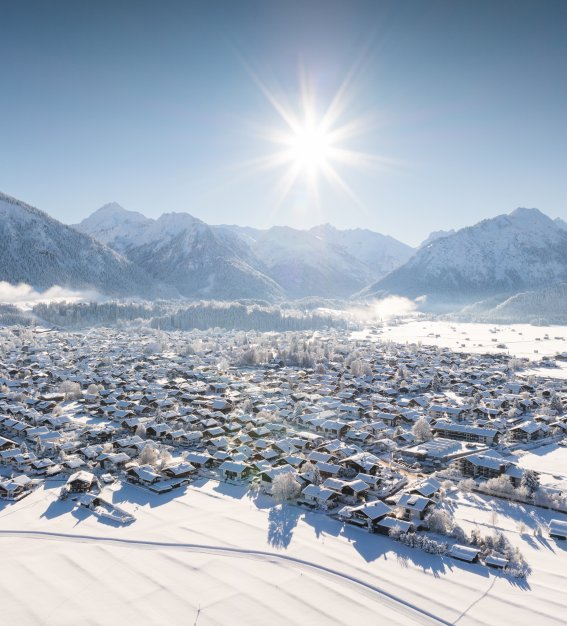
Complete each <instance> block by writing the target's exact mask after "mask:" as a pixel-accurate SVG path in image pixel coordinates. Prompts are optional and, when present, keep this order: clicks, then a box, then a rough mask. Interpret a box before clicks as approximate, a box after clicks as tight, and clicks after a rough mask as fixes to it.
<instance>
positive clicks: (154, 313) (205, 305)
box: [33, 301, 346, 332]
mask: <svg viewBox="0 0 567 626" xmlns="http://www.w3.org/2000/svg"><path fill="white" fill-rule="evenodd" d="M33 314H34V315H35V316H36V317H37V318H39V320H40V321H41V322H43V323H48V324H52V325H55V326H60V327H63V328H79V327H85V326H113V325H116V324H124V325H128V324H139V325H142V326H143V325H145V326H149V327H151V328H156V329H161V330H193V329H197V330H207V329H209V328H223V329H227V330H259V331H279V332H282V331H293V330H318V329H323V328H327V327H334V328H345V327H346V321H345V320H344V319H342V318H340V317H337V316H331V315H327V314H322V313H319V312H316V311H308V310H303V309H302V310H298V309H293V308H284V307H280V306H272V305H267V304H266V305H261V304H244V303H241V302H230V303H227V302H214V301H203V302H195V303H191V304H185V305H182V304H179V303H175V302H152V303H124V302H116V301H113V302H102V303H97V302H89V303H73V304H69V303H51V304H37V305H36V306H35V307H34V308H33Z"/></svg>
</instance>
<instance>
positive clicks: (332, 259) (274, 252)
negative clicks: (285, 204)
mask: <svg viewBox="0 0 567 626" xmlns="http://www.w3.org/2000/svg"><path fill="white" fill-rule="evenodd" d="M219 228H222V229H225V230H226V231H230V232H233V233H235V234H237V235H238V236H239V237H240V238H241V240H242V241H243V243H245V244H246V245H247V246H248V247H249V248H250V249H251V250H252V252H253V253H254V255H255V256H256V257H257V259H258V262H259V263H261V264H262V265H263V267H265V268H266V271H267V272H268V274H269V275H270V276H271V277H272V278H273V279H274V280H275V281H276V282H278V283H279V284H280V285H281V286H282V287H283V288H284V289H285V290H286V292H287V294H288V295H289V296H291V297H305V296H323V297H347V296H351V295H352V294H353V293H355V292H356V291H358V290H360V289H362V288H363V287H364V286H366V285H368V284H369V283H370V282H372V281H374V280H376V279H377V278H379V277H381V276H384V275H385V274H387V273H388V272H389V271H391V270H392V269H394V268H395V267H398V266H399V265H401V264H402V263H403V262H404V261H405V260H407V259H408V258H409V257H410V256H411V253H412V252H413V250H412V248H410V247H409V246H406V245H405V244H403V243H401V242H399V241H396V240H395V239H393V238H392V237H386V236H384V235H381V234H379V233H374V232H372V231H370V230H362V229H356V230H337V229H336V228H334V227H333V226H330V225H328V224H325V225H323V226H316V227H314V228H312V229H310V230H297V229H294V228H290V227H287V226H274V227H272V228H270V229H268V230H258V229H254V228H247V227H240V226H222V227H219Z"/></svg>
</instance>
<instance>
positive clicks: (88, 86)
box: [0, 0, 567, 244]
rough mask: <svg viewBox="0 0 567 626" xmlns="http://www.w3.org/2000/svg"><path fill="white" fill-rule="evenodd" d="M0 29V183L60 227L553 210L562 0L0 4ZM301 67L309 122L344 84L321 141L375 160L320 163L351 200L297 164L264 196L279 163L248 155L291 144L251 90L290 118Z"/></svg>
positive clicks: (564, 46)
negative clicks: (330, 138) (119, 212)
mask: <svg viewBox="0 0 567 626" xmlns="http://www.w3.org/2000/svg"><path fill="white" fill-rule="evenodd" d="M0 24H1V27H2V28H1V33H2V34H1V37H0V140H1V144H0V145H1V149H0V190H2V191H4V192H5V193H8V194H10V195H13V196H16V197H18V198H20V199H22V200H25V201H27V202H29V203H31V204H34V205H35V206H37V207H39V208H41V209H43V210H45V211H47V212H48V213H50V214H51V215H53V216H54V217H56V218H58V219H61V220H62V221H64V222H68V223H72V222H77V221H80V220H81V219H82V218H84V217H86V216H87V215H88V214H89V213H91V212H92V211H94V210H95V209H97V208H98V207H99V206H101V205H102V204H105V203H106V202H110V201H116V202H119V203H120V204H122V205H123V206H124V207H125V208H128V209H133V210H138V211H141V212H142V213H144V214H146V215H148V216H153V217H156V216H158V215H159V214H161V213H163V212H166V211H188V212H190V213H192V214H193V215H195V216H197V217H200V218H202V219H204V220H205V221H207V222H209V223H237V224H242V225H250V226H256V227H267V226H270V225H272V224H288V225H291V226H299V227H302V226H311V225H314V224H316V223H321V222H330V223H332V224H334V225H336V226H337V227H341V228H344V227H367V228H372V229H374V230H378V231H380V232H383V233H386V234H391V235H393V236H395V237H397V238H399V239H401V240H403V241H406V242H408V243H412V244H415V243H417V242H419V241H420V240H422V239H423V238H425V237H426V236H427V234H428V233H429V232H430V231H432V230H437V229H442V228H443V229H444V228H455V227H461V226H465V225H468V224H471V223H473V222H476V221H478V220H480V219H483V218H485V217H491V216H494V215H496V214H499V213H505V212H509V211H511V210H513V209H514V208H516V207H517V206H528V207H538V208H540V209H541V210H542V211H544V212H546V213H547V214H549V215H550V216H552V217H556V216H560V217H563V218H567V37H566V36H565V31H566V28H567V2H565V1H563V0H557V1H554V0H540V1H536V0H533V1H531V2H524V1H522V0H510V1H507V0H488V1H483V0H475V1H469V0H466V1H465V0H463V1H459V0H438V1H429V0H415V1H411V0H404V1H401V0H394V1H392V2H383V1H381V0H370V1H369V2H365V1H362V0H360V1H358V0H347V1H344V2H337V1H334V0H325V1H313V0H311V1H310V0H301V1H298V2H295V1H293V0H285V1H283V0H277V1H271V0H261V1H258V2H254V1H246V0H242V1H236V0H232V1H229V2H215V1H213V0H211V1H207V2H205V1H203V2H190V1H189V0H186V1H183V2H174V1H170V0H160V1H154V0H152V1H148V0H130V1H126V0H108V1H107V0H97V1H96V2H91V1H87V0H65V1H63V0H50V1H49V2H47V1H45V0H37V1H32V0H18V1H10V0H0ZM300 75H306V76H307V77H308V80H309V82H310V84H311V85H312V89H313V92H314V94H315V98H316V110H317V114H316V115H317V116H319V117H320V116H321V115H322V113H323V112H324V110H325V108H326V106H327V105H328V104H329V103H330V102H331V101H332V99H333V97H334V95H335V93H336V92H337V90H338V89H339V88H340V86H341V84H342V83H343V82H344V81H345V79H346V77H347V76H349V75H350V76H351V80H350V82H349V83H348V85H347V87H346V89H345V92H344V95H345V98H344V108H343V109H342V111H341V115H340V118H339V119H337V120H336V121H337V124H338V125H342V124H350V125H353V124H354V125H355V127H356V128H357V129H359V130H361V129H362V126H358V123H359V122H360V120H362V119H363V120H365V124H364V132H361V133H360V134H358V135H357V136H354V137H347V138H346V139H344V140H341V142H340V148H341V149H345V148H346V149H349V150H353V151H360V152H364V153H366V154H369V155H372V156H373V157H380V158H376V161H377V163H374V162H372V163H370V164H369V163H366V162H365V163H364V167H361V166H359V165H357V164H353V163H349V162H347V163H338V162H333V163H332V165H333V167H334V169H335V170H336V172H337V173H338V174H339V176H340V178H341V180H342V181H343V182H344V183H345V184H346V185H348V187H349V189H350V192H351V193H347V192H345V191H342V190H341V189H338V188H337V187H336V185H333V184H331V183H330V182H329V181H327V179H326V178H325V177H323V176H320V177H319V178H320V180H319V184H318V189H319V193H318V196H316V195H315V194H314V193H313V191H312V188H311V186H310V185H309V184H308V182H307V176H306V175H304V174H305V172H300V174H301V175H300V176H299V177H298V178H297V180H296V181H295V183H294V184H293V185H292V186H291V188H290V189H289V192H288V193H287V194H286V195H285V196H284V197H283V199H282V197H279V196H278V194H277V189H279V187H278V185H279V184H280V183H281V179H282V176H285V173H286V171H287V168H288V167H289V166H290V163H288V164H287V165H284V166H282V167H279V168H276V169H266V168H257V169H254V168H251V167H250V162H251V161H255V160H258V159H261V158H262V157H264V156H266V155H270V154H271V153H273V152H274V150H278V149H281V148H278V146H277V145H275V144H273V143H271V142H270V141H268V140H267V139H266V137H263V136H261V134H260V133H259V129H261V128H270V129H274V130H276V131H277V130H279V131H280V133H284V138H285V137H289V136H290V130H289V129H287V126H286V123H285V121H284V120H283V118H282V117H281V116H280V115H279V114H278V112H277V111H276V109H275V108H274V106H273V105H272V104H271V103H270V102H269V100H268V98H266V95H265V93H263V92H262V89H261V88H260V83H261V84H263V85H264V86H265V87H266V88H267V89H269V90H270V93H273V94H276V98H277V100H278V102H282V101H284V100H285V103H286V104H285V107H286V110H289V109H294V110H295V111H296V114H299V112H300V109H299V102H300V98H299V96H300V89H299V84H300ZM319 117H317V119H319ZM294 145H295V144H294ZM337 147H339V146H337ZM293 149H295V148H293ZM351 160H352V159H351ZM292 161H293V159H292ZM296 161H297V159H296ZM357 162H358V161H357ZM291 165H298V163H295V162H292V163H291ZM299 169H300V170H301V166H299Z"/></svg>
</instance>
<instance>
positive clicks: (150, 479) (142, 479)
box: [126, 465, 162, 485]
mask: <svg viewBox="0 0 567 626" xmlns="http://www.w3.org/2000/svg"><path fill="white" fill-rule="evenodd" d="M126 476H127V478H128V480H129V481H130V482H133V483H137V484H139V485H153V484H155V483H158V482H160V481H161V480H162V477H161V476H160V475H159V474H158V473H157V472H156V471H155V470H154V468H153V467H152V466H151V465H133V466H132V467H129V468H128V470H127V471H126Z"/></svg>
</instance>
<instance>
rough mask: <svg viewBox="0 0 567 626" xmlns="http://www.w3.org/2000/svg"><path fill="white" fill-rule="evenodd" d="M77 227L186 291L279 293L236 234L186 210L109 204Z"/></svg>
mask: <svg viewBox="0 0 567 626" xmlns="http://www.w3.org/2000/svg"><path fill="white" fill-rule="evenodd" d="M77 228H78V229H79V230H82V231H83V232H86V233H88V234H89V235H91V236H93V237H95V238H97V239H100V240H101V241H103V242H104V243H106V244H107V245H109V246H111V247H113V248H114V249H115V250H117V251H119V252H121V253H122V254H124V255H125V256H126V257H127V258H128V259H130V261H132V262H133V263H135V264H137V265H139V266H140V267H141V268H143V269H144V270H145V271H147V272H148V273H149V274H150V275H151V276H153V277H154V278H156V279H159V280H161V281H163V282H166V283H168V284H170V285H172V286H174V287H175V288H176V289H178V290H179V292H180V293H181V294H182V295H185V296H188V297H202V298H220V299H231V298H265V299H270V300H272V299H274V298H279V297H281V296H283V292H282V290H281V288H280V287H279V286H278V285H277V284H276V283H275V282H274V281H273V280H272V279H271V278H269V277H268V276H266V275H265V274H264V273H263V272H262V271H261V269H258V268H257V267H255V261H256V259H255V258H254V257H253V255H252V254H251V253H250V250H249V249H248V248H247V247H246V246H245V245H243V244H242V242H241V241H240V239H239V238H238V237H236V236H235V235H232V234H231V233H227V232H224V231H223V232H217V231H216V230H215V229H214V228H212V227H210V226H208V225H207V224H205V222H203V221H201V220H199V219H197V218H195V217H193V216H191V215H189V214H188V213H165V214H163V215H162V216H161V217H160V218H158V219H157V220H153V219H149V218H146V217H144V216H143V215H141V214H140V213H136V212H134V211H126V210H125V209H123V208H122V207H121V206H119V205H117V204H110V205H105V206H104V207H102V208H101V209H99V210H98V211H96V212H95V213H93V215H91V216H90V217H88V218H86V219H85V220H83V221H82V222H81V223H80V224H78V225H77Z"/></svg>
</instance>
